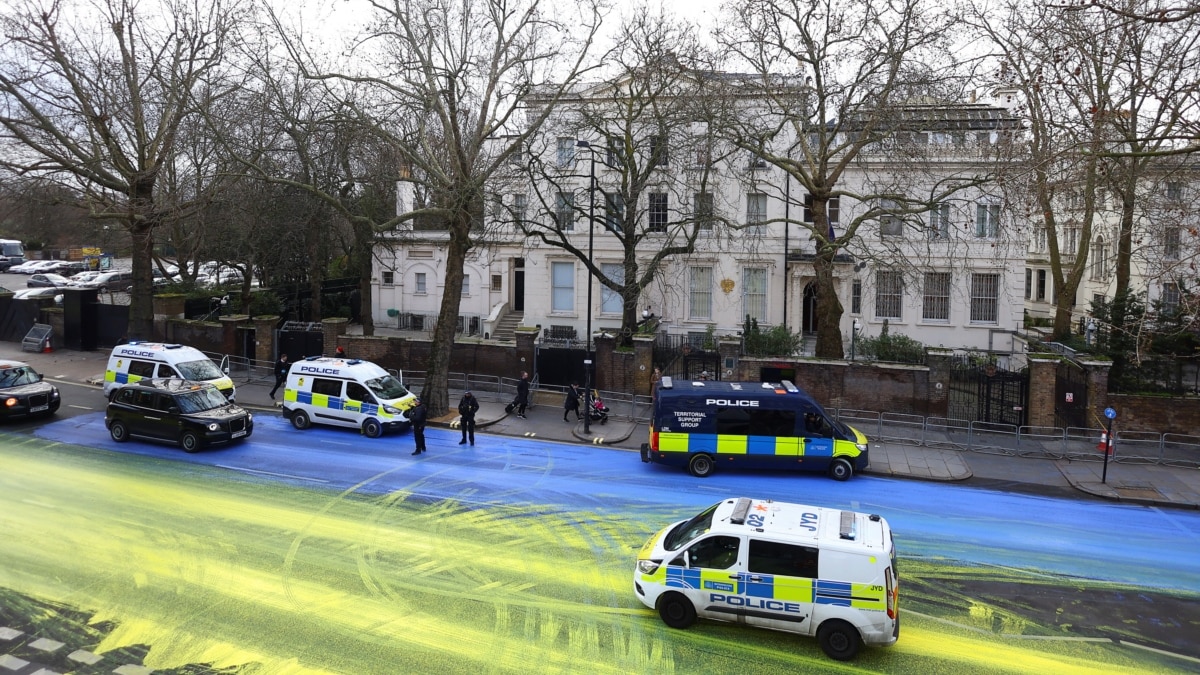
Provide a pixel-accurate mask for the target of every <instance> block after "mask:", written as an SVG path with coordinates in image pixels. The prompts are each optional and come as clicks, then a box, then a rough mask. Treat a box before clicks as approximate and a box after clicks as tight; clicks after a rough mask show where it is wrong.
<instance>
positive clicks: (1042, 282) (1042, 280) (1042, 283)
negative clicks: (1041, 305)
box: [1036, 270, 1046, 302]
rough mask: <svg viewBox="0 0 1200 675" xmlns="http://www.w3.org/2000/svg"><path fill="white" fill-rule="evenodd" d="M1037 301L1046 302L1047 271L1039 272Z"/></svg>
mask: <svg viewBox="0 0 1200 675" xmlns="http://www.w3.org/2000/svg"><path fill="white" fill-rule="evenodd" d="M1036 299H1037V301H1038V302H1045V300H1046V270H1038V271H1037V298H1036Z"/></svg>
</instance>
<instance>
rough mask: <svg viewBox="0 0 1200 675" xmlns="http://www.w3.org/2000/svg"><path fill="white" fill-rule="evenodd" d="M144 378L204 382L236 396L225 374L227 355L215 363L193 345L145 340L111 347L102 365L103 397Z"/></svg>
mask: <svg viewBox="0 0 1200 675" xmlns="http://www.w3.org/2000/svg"><path fill="white" fill-rule="evenodd" d="M148 379H181V380H188V381H190V382H207V383H209V384H211V385H213V386H214V387H216V388H217V389H218V390H220V392H221V393H222V394H224V395H225V398H227V399H229V400H230V401H236V400H237V388H236V387H235V386H234V384H233V379H231V378H230V377H229V357H228V356H226V357H225V358H223V359H222V360H221V365H220V366H218V365H217V364H216V363H215V362H213V360H212V359H210V358H208V357H207V356H205V354H204V352H202V351H200V350H199V349H196V348H195V347H189V346H187V345H180V344H166V343H162V342H147V341H145V340H131V341H129V342H126V343H125V344H122V345H117V346H116V347H113V350H112V352H111V353H109V355H108V365H106V366H105V368H104V387H103V389H104V397H105V398H107V399H108V400H110V401H111V400H112V399H113V396H115V395H116V393H117V391H119V390H120V389H121V387H122V386H123V385H126V384H135V383H137V382H141V381H142V380H148Z"/></svg>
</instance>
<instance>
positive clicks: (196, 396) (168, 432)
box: [104, 379, 254, 452]
mask: <svg viewBox="0 0 1200 675" xmlns="http://www.w3.org/2000/svg"><path fill="white" fill-rule="evenodd" d="M104 425H105V426H106V427H107V428H108V432H109V434H110V435H111V436H112V439H113V440H114V441H116V442H118V443H123V442H125V441H127V440H129V439H130V438H131V437H135V436H136V437H140V438H147V439H150V440H156V441H166V442H170V443H178V444H179V446H180V447H182V448H183V449H184V451H185V452H197V451H199V450H201V449H203V448H204V447H206V446H209V445H216V444H221V443H230V442H232V441H237V440H241V439H244V438H249V437H250V434H251V433H253V432H254V416H253V415H251V414H250V413H249V412H247V411H246V410H245V409H244V408H241V407H239V406H237V405H236V404H234V403H231V402H230V401H229V399H227V398H225V395H224V394H222V393H221V392H220V390H219V389H217V388H216V387H215V386H213V385H211V384H209V383H207V382H192V381H189V380H181V379H154V380H141V381H139V382H137V383H134V384H127V385H125V386H123V387H121V388H120V389H118V390H117V393H116V395H114V396H113V398H112V401H110V402H109V404H108V408H107V411H106V412H105V416H104Z"/></svg>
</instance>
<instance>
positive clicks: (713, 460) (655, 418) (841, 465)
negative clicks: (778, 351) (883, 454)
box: [642, 377, 869, 480]
mask: <svg viewBox="0 0 1200 675" xmlns="http://www.w3.org/2000/svg"><path fill="white" fill-rule="evenodd" d="M868 449H869V447H868V442H867V437H866V436H864V435H863V434H862V433H861V432H860V431H858V430H857V429H855V428H854V427H851V426H849V425H846V424H843V423H842V422H840V421H838V420H835V419H832V418H831V417H830V416H829V415H828V414H827V413H826V412H825V410H824V409H823V408H822V407H821V405H820V404H818V403H817V402H816V400H814V399H813V397H812V396H809V395H808V393H807V392H805V391H804V390H802V389H800V388H799V387H797V386H796V385H794V384H792V383H791V382H788V381H787V380H784V381H783V382H780V383H770V382H714V381H711V380H704V381H695V382H688V381H683V382H675V381H674V380H673V378H670V377H664V378H662V380H661V381H660V382H659V383H658V385H657V386H656V388H655V391H654V408H653V410H652V411H651V419H650V442H649V443H645V444H643V445H642V461H643V462H657V463H660V464H667V465H670V466H686V467H687V469H688V471H690V472H691V473H692V475H693V476H700V477H704V476H708V475H711V474H712V472H713V471H715V470H716V469H717V467H719V466H720V467H735V466H740V467H744V468H751V469H804V470H809V471H825V472H827V473H828V474H829V475H830V476H831V477H833V478H835V479H837V480H846V479H848V478H850V476H852V475H854V474H855V473H856V472H860V471H863V470H864V469H866V468H867V465H868V462H869V457H868Z"/></svg>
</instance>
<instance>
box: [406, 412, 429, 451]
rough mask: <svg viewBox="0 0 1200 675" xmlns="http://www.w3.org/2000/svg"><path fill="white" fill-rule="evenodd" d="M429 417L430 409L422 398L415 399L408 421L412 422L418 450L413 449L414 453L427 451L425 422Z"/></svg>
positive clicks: (414, 439)
mask: <svg viewBox="0 0 1200 675" xmlns="http://www.w3.org/2000/svg"><path fill="white" fill-rule="evenodd" d="M428 417H429V409H428V408H426V407H425V404H424V403H422V402H421V399H417V400H416V401H413V407H411V408H409V409H408V421H409V422H410V423H412V430H413V441H414V442H415V443H416V446H417V448H416V450H413V454H414V455H419V454H421V453H422V452H425V422H426V420H427V419H428Z"/></svg>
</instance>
